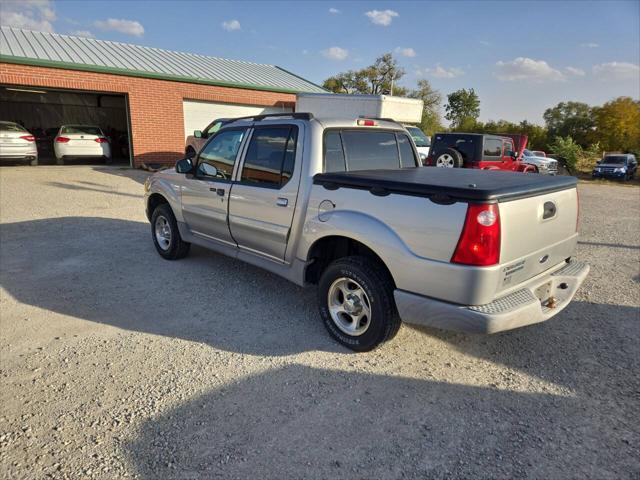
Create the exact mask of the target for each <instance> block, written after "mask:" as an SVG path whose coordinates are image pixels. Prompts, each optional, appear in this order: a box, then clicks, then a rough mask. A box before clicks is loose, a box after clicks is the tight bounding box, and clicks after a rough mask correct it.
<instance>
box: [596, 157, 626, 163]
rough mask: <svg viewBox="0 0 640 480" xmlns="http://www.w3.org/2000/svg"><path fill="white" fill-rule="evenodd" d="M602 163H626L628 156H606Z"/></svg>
mask: <svg viewBox="0 0 640 480" xmlns="http://www.w3.org/2000/svg"><path fill="white" fill-rule="evenodd" d="M602 163H610V164H612V165H624V164H625V163H627V157H620V156H617V157H604V160H603V161H602Z"/></svg>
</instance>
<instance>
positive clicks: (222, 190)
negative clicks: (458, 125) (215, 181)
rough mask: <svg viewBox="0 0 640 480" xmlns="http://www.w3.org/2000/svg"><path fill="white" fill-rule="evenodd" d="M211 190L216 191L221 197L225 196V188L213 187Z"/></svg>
mask: <svg viewBox="0 0 640 480" xmlns="http://www.w3.org/2000/svg"><path fill="white" fill-rule="evenodd" d="M209 190H210V191H212V192H216V193H217V194H218V196H219V197H224V188H215V187H211V188H210V189H209Z"/></svg>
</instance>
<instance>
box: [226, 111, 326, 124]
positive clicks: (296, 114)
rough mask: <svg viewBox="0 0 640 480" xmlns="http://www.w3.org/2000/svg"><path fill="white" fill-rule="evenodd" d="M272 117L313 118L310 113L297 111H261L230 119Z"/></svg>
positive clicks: (256, 119) (259, 119)
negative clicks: (258, 113) (260, 112)
mask: <svg viewBox="0 0 640 480" xmlns="http://www.w3.org/2000/svg"><path fill="white" fill-rule="evenodd" d="M273 117H291V118H293V119H296V120H311V119H313V115H312V114H311V113H299V112H291V113H263V114H260V115H250V116H248V117H238V118H234V119H232V121H234V122H235V121H238V120H253V121H254V122H259V121H261V120H264V119H265V118H273Z"/></svg>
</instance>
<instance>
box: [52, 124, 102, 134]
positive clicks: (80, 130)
mask: <svg viewBox="0 0 640 480" xmlns="http://www.w3.org/2000/svg"><path fill="white" fill-rule="evenodd" d="M60 133H67V134H74V133H76V134H79V135H98V136H101V135H102V131H101V130H100V129H99V128H98V127H87V126H84V125H69V126H67V127H62V131H61V132H60Z"/></svg>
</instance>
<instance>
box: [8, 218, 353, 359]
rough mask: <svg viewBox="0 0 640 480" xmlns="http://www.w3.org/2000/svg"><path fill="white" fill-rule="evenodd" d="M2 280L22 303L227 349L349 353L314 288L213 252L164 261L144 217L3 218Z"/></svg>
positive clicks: (264, 352) (267, 352)
mask: <svg viewBox="0 0 640 480" xmlns="http://www.w3.org/2000/svg"><path fill="white" fill-rule="evenodd" d="M0 244H1V245H2V248H1V249H0V264H1V265H2V274H1V277H0V283H1V284H2V287H4V288H5V289H6V290H7V292H8V293H9V294H11V295H12V296H14V297H15V298H17V299H18V300H19V301H20V302H23V303H25V304H29V305H34V306H37V307H40V308H43V309H47V310H51V311H54V312H58V313H62V314H65V315H70V316H73V317H77V318H80V319H83V320H90V321H92V322H100V323H104V324H107V325H112V326H114V327H119V328H122V329H126V330H133V331H139V332H145V333H151V334H156V335H164V336H168V337H175V338H181V339H184V340H190V341H194V342H200V343H206V344H210V345H212V346H214V347H216V348H220V349H222V350H227V351H233V352H240V353H249V354H259V355H276V356H277V355H289V354H293V353H299V352H304V351H309V350H326V351H340V352H346V351H347V350H346V349H343V348H342V347H339V346H338V345H337V344H336V343H335V342H333V341H332V340H331V339H330V338H329V336H328V334H327V333H326V332H325V329H324V327H323V325H322V323H321V321H320V319H319V316H318V313H317V310H316V302H315V291H314V290H313V289H307V290H305V289H302V288H299V287H297V286H295V285H293V284H291V283H289V282H287V281H286V280H284V279H281V278H279V277H277V276H275V275H272V274H270V273H267V272H265V271H263V270H261V269H258V268H255V267H252V266H249V265H247V264H245V263H243V262H240V261H237V260H233V259H230V258H227V257H224V256H222V255H217V254H215V253H212V252H209V251H207V250H204V249H201V248H197V247H194V248H193V249H192V250H191V254H190V255H189V257H187V258H186V259H184V260H180V261H176V262H170V261H167V260H163V259H162V258H161V257H160V256H159V255H158V254H157V253H156V251H155V249H154V247H153V243H152V241H151V233H150V227H149V224H148V223H141V222H132V221H125V220H117V219H109V218H97V217H63V218H53V219H45V220H34V221H27V222H19V223H9V224H2V225H0Z"/></svg>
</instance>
